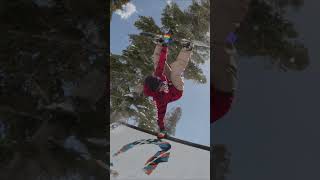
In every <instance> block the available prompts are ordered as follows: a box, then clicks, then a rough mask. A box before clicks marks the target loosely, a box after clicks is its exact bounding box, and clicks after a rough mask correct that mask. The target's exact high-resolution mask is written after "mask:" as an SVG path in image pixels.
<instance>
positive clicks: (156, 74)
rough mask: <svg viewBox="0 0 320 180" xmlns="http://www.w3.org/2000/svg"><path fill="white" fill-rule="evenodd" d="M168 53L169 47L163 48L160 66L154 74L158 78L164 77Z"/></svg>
mask: <svg viewBox="0 0 320 180" xmlns="http://www.w3.org/2000/svg"><path fill="white" fill-rule="evenodd" d="M167 52H168V47H162V49H161V52H160V56H159V61H158V65H157V68H156V71H155V72H154V75H155V76H158V77H162V76H164V74H163V71H164V66H165V63H166V60H167Z"/></svg>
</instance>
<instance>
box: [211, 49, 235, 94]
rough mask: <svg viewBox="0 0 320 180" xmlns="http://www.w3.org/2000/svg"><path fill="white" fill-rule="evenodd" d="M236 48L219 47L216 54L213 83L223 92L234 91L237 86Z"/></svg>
mask: <svg viewBox="0 0 320 180" xmlns="http://www.w3.org/2000/svg"><path fill="white" fill-rule="evenodd" d="M235 53H236V52H235V50H234V49H226V48H222V47H217V48H216V52H215V56H214V66H213V83H214V87H215V88H216V89H217V90H219V91H222V92H234V91H235V89H236V86H237V65H236V60H235Z"/></svg>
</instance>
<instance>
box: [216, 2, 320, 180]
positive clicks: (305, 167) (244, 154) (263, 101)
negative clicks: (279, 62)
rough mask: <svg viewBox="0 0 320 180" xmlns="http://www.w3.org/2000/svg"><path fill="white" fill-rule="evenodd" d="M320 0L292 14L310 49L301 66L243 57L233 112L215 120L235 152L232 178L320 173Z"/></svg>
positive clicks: (297, 179)
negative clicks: (273, 66)
mask: <svg viewBox="0 0 320 180" xmlns="http://www.w3.org/2000/svg"><path fill="white" fill-rule="evenodd" d="M318 7H320V2H319V1H317V0H308V1H305V5H304V6H303V7H301V9H300V10H299V11H296V10H293V9H292V10H290V11H289V13H288V14H287V18H288V19H290V20H291V21H292V22H293V23H294V25H295V28H296V30H297V31H298V32H299V34H300V40H301V41H302V42H303V43H304V44H305V46H306V47H307V48H308V49H309V55H310V61H311V64H310V66H309V67H308V68H307V69H306V70H305V71H302V72H277V71H273V70H264V68H263V64H262V63H261V61H259V60H258V59H246V58H240V59H239V88H238V91H237V93H236V102H235V104H234V106H233V109H232V110H231V112H230V113H229V114H228V115H226V116H225V117H224V118H223V119H222V120H221V121H220V122H217V123H216V124H215V125H214V126H212V136H211V140H212V143H214V144H226V145H227V147H228V150H229V151H230V152H231V154H232V156H231V171H232V173H231V174H230V175H229V176H228V177H227V180H256V179H259V180H270V179H273V180H283V179H290V180H301V179H318V178H319V161H320V154H319V152H320V143H318V142H319V139H320V132H319V127H320V121H319V120H320V111H319V107H320V106H319V100H320V98H319V92H320V61H319V59H320V51H319V45H318V42H319V41H320V36H319V32H320V25H319V23H315V21H316V20H315V17H317V16H318V15H319V12H318V11H319V9H318Z"/></svg>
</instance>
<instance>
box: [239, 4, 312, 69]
mask: <svg viewBox="0 0 320 180" xmlns="http://www.w3.org/2000/svg"><path fill="white" fill-rule="evenodd" d="M267 2H269V1H258V0H252V1H251V4H250V7H249V12H248V14H247V16H246V18H245V20H244V22H242V26H241V27H240V29H239V31H238V33H239V44H238V49H239V52H240V54H242V55H245V56H249V57H253V56H265V57H268V58H269V59H270V61H269V62H270V63H271V64H273V65H274V66H276V67H278V69H280V70H283V71H287V70H303V69H305V68H306V67H307V66H308V65H309V55H308V50H307V48H306V47H304V45H303V44H302V43H300V42H299V41H298V40H297V38H298V36H299V34H298V32H296V30H295V29H294V26H293V24H292V23H291V22H289V21H288V20H286V19H285V18H284V13H285V11H284V10H283V9H282V10H280V11H279V10H277V9H276V8H275V6H273V5H272V4H269V3H267ZM280 2H281V1H277V3H280ZM289 4H290V3H286V5H289ZM281 8H283V6H281ZM249 39H250V40H249Z"/></svg>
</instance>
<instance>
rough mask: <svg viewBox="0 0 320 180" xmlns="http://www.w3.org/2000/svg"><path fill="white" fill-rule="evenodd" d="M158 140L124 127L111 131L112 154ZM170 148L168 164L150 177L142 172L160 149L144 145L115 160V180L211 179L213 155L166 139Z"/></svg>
mask: <svg viewBox="0 0 320 180" xmlns="http://www.w3.org/2000/svg"><path fill="white" fill-rule="evenodd" d="M155 138H156V137H155V136H153V135H150V134H147V133H144V132H141V131H138V130H135V129H132V128H129V127H127V126H124V125H119V124H118V126H117V127H116V128H114V129H112V130H110V154H114V153H115V152H117V151H118V150H119V149H120V148H121V147H123V146H124V145H126V144H129V143H132V142H134V141H137V140H142V139H155ZM163 141H165V142H169V143H170V145H171V149H170V157H169V160H168V162H163V163H159V164H158V166H157V167H156V169H155V170H154V171H153V172H152V174H151V175H149V176H148V175H146V174H145V173H144V172H143V170H142V168H143V167H144V164H145V162H146V161H147V159H148V158H150V157H151V156H153V155H154V154H155V153H156V152H157V151H159V150H160V149H159V147H158V146H155V145H151V144H144V145H140V146H136V147H133V148H132V149H130V150H128V151H126V152H124V153H122V154H120V155H119V156H116V157H112V158H111V159H110V161H111V162H112V163H113V166H112V169H113V170H115V171H117V172H118V173H119V176H118V177H116V178H113V177H110V178H111V179H114V180H120V179H121V180H124V179H126V180H128V179H136V180H138V179H139V180H143V179H148V180H160V179H166V180H173V179H175V180H176V179H188V180H189V179H190V180H191V179H197V180H209V179H210V151H206V150H203V149H198V148H195V147H191V146H187V145H184V144H180V143H177V142H173V141H169V140H167V139H164V140H163Z"/></svg>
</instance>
